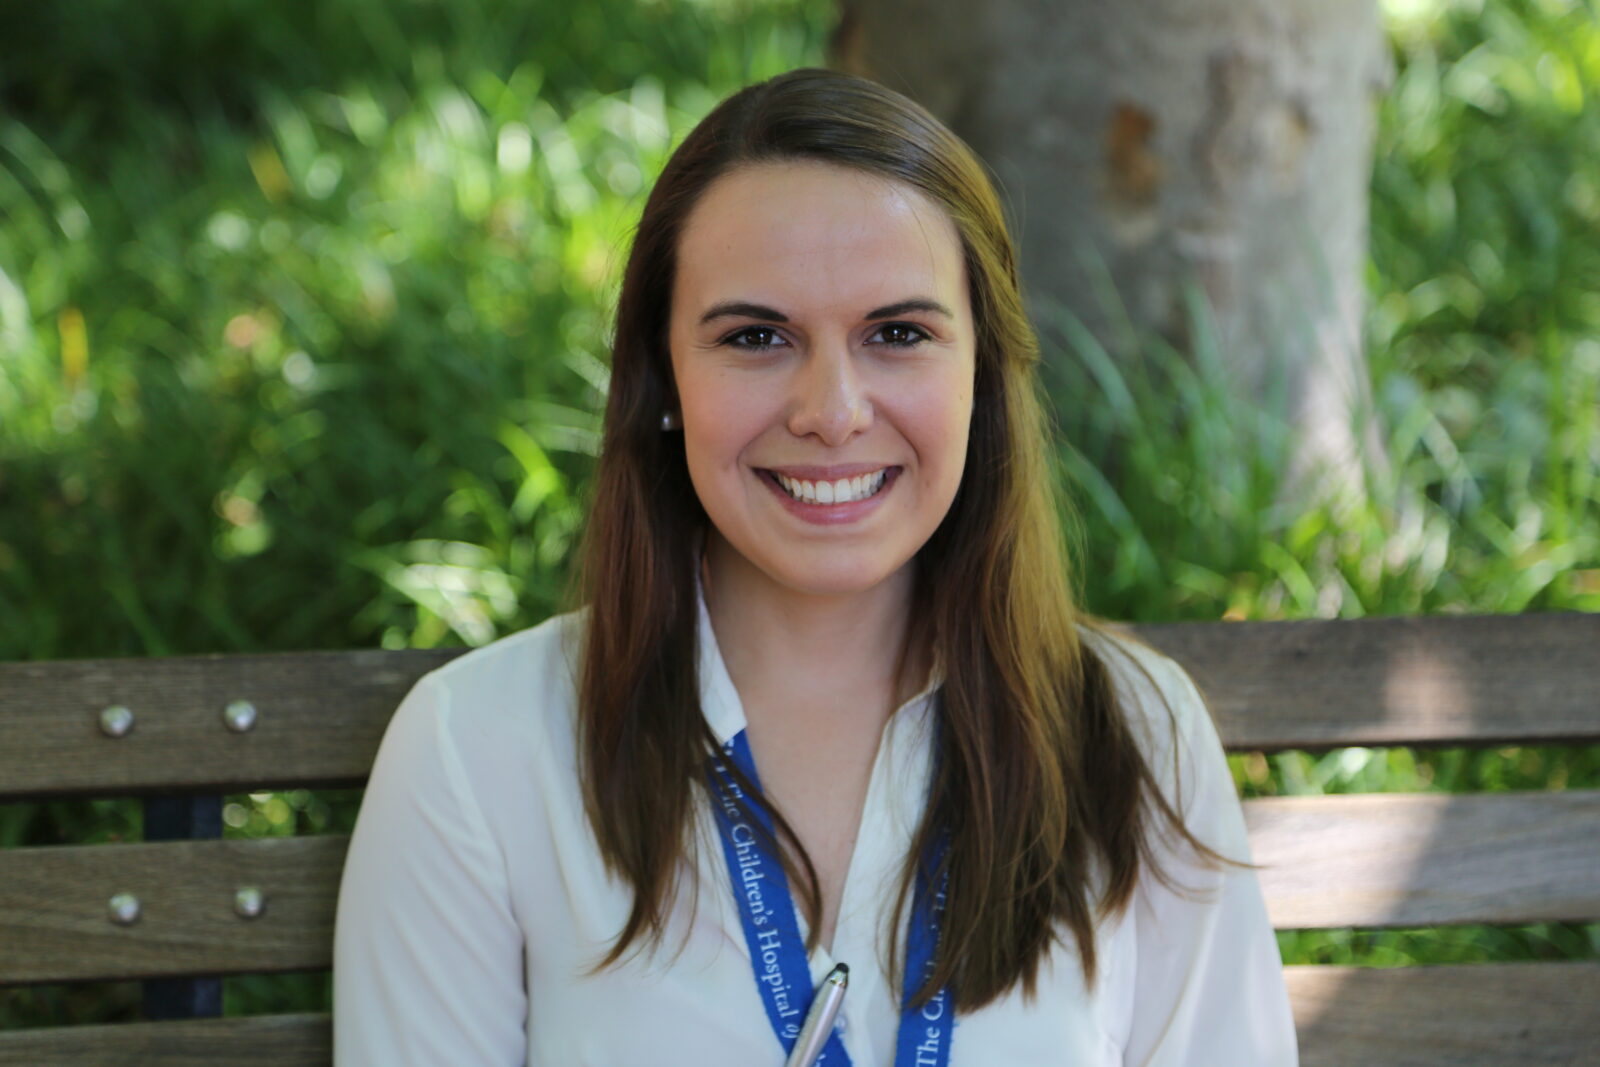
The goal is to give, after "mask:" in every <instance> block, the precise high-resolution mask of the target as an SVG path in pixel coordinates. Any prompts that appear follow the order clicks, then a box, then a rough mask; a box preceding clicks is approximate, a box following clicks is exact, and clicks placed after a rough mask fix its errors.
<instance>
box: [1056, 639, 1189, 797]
mask: <svg viewBox="0 0 1600 1067" xmlns="http://www.w3.org/2000/svg"><path fill="white" fill-rule="evenodd" d="M1078 632H1079V637H1080V639H1081V640H1082V642H1083V644H1084V645H1085V647H1086V648H1087V650H1088V651H1090V652H1091V653H1093V655H1094V656H1095V658H1096V659H1097V660H1098V661H1099V662H1100V663H1101V664H1102V665H1103V666H1104V668H1105V672H1106V676H1107V679H1108V681H1109V683H1110V686H1111V690H1112V692H1113V693H1114V694H1115V696H1116V702H1117V707H1118V709H1119V710H1120V711H1121V713H1122V715H1123V717H1124V718H1125V720H1126V721H1127V723H1128V725H1129V727H1130V729H1132V730H1133V732H1134V734H1135V736H1136V737H1137V738H1138V740H1139V743H1140V745H1141V747H1142V748H1143V749H1144V752H1145V756H1146V759H1147V762H1148V765H1149V766H1150V769H1151V770H1152V771H1153V772H1154V773H1155V774H1156V776H1157V778H1158V780H1159V781H1160V782H1161V784H1162V787H1163V789H1164V790H1165V791H1167V792H1168V793H1169V795H1170V794H1171V792H1172V791H1173V790H1174V789H1175V788H1177V786H1178V782H1180V781H1182V780H1183V779H1184V777H1185V775H1184V774H1183V770H1184V769H1185V768H1188V769H1190V770H1191V771H1192V770H1193V769H1195V768H1194V765H1195V763H1196V761H1197V759H1198V760H1202V761H1204V760H1209V759H1212V758H1214V757H1215V756H1217V755H1218V754H1220V743H1219V741H1218V738H1217V732H1216V727H1215V724H1214V723H1213V722H1212V719H1211V713H1210V711H1209V710H1208V709H1207V707H1206V703H1205V700H1204V698H1203V697H1202V696H1201V694H1200V690H1199V687H1197V686H1196V685H1195V682H1194V679H1193V678H1191V677H1190V676H1189V672H1188V671H1186V670H1184V669H1183V667H1182V666H1180V665H1179V664H1178V662H1177V661H1176V660H1174V659H1173V658H1172V657H1170V656H1168V655H1166V654H1165V653H1163V652H1161V651H1159V650H1157V649H1155V648H1153V647H1151V646H1150V645H1149V644H1146V643H1145V642H1144V641H1142V640H1140V639H1139V638H1138V637H1136V636H1134V635H1133V634H1132V633H1131V632H1130V631H1129V630H1128V629H1127V628H1126V627H1124V626H1121V625H1118V624H1115V623H1110V622H1106V621H1104V620H1100V619H1094V620H1089V621H1087V622H1080V623H1079V629H1078ZM1189 777H1190V778H1191V779H1192V774H1191V775H1189ZM1184 784H1185V788H1184V792H1185V793H1187V792H1188V788H1187V785H1188V783H1187V782H1185V783H1184Z"/></svg>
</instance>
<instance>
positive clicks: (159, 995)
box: [0, 615, 1600, 1067]
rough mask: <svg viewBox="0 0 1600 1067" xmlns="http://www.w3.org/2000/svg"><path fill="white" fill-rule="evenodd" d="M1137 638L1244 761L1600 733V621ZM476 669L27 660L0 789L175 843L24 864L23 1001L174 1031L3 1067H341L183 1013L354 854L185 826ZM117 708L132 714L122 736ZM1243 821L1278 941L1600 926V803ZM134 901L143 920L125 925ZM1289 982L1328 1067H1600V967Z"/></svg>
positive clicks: (396, 660) (1313, 977)
mask: <svg viewBox="0 0 1600 1067" xmlns="http://www.w3.org/2000/svg"><path fill="white" fill-rule="evenodd" d="M1134 629H1135V630H1136V631H1137V632H1138V633H1139V634H1140V635H1142V636H1143V637H1145V638H1146V639H1147V640H1149V641H1150V642H1151V643H1153V644H1154V645H1156V646H1157V647H1159V648H1161V649H1163V650H1165V651H1167V652H1168V653H1169V654H1171V655H1172V656H1174V657H1175V658H1177V659H1178V660H1179V661H1180V662H1182V663H1183V664H1184V665H1185V666H1187V667H1188V668H1189V670H1190V671H1191V672H1192V673H1193V674H1194V676H1195V678H1196V679H1197V681H1199V683H1200V685H1201V687H1202V688H1203V689H1204V690H1205V692H1206V693H1207V695H1208V697H1209V699H1210V702H1211V706H1212V709H1213V711H1214V714H1215V715H1216V718H1217V722H1218V725H1219V727H1220V730H1221V733H1222V736H1223V739H1224V741H1225V743H1226V744H1227V746H1228V747H1229V748H1230V749H1233V750H1261V751H1269V752H1270V751H1273V750H1280V749H1286V748H1299V749H1311V750H1317V749H1327V748H1331V747H1336V746H1350V745H1362V746H1382V745H1418V746H1431V745H1469V746H1500V745H1507V744H1544V743H1556V742H1561V743H1593V742H1595V741H1597V740H1600V615H1526V616H1517V617H1450V618H1428V619H1385V620H1361V621H1326V622H1325V621H1308V622H1272V623H1191V624H1174V625H1162V626H1140V627H1135V628H1134ZM456 654H459V653H458V652H457V651H453V650H452V651H434V652H377V651H373V652H353V653H307V654H281V655H230V656H202V657H184V658H172V659H155V660H94V661H88V660H85V661H68V662H58V663H32V664H28V663H24V664H10V665H5V666H0V800H4V801H17V800H28V799H40V798H56V797H106V796H120V795H139V796H143V797H145V798H146V800H145V806H146V818H147V837H163V838H167V839H168V840H161V841H146V842H142V843H136V844H114V845H87V846H86V845H62V846H55V847H43V848H24V849H12V850H8V851H6V852H4V853H0V985H17V984H24V983H41V982H72V981H79V980H105V979H143V980H146V984H145V990H146V993H145V1004H146V1014H147V1018H148V1017H157V1018H160V1019H162V1020H163V1021H146V1022H139V1023H129V1024H124V1025H94V1026H64V1027H48V1028H38V1029H30V1030H12V1031H6V1032H0V1063H3V1064H28V1065H30V1067H45V1065H54V1064H63V1065H64V1064H71V1065H73V1067H86V1065H96V1064H139V1065H140V1067H164V1065H168V1064H171V1065H177V1064H193V1063H206V1064H212V1063H218V1064H220V1063H227V1064H234V1065H257V1064H259V1065H263V1067H266V1065H275V1067H276V1065H289V1064H293V1065H295V1067H305V1065H309V1064H326V1063H328V1062H330V1049H331V1024H330V1019H329V1017H328V1016H327V1015H324V1014H293V1015H279V1016H256V1017H242V1018H220V1017H213V1018H204V1017H201V1018H182V1019H180V1018H178V1017H179V1016H190V1015H198V1016H206V1015H211V1016H216V1015H219V1014H220V1011H219V1005H220V996H219V990H220V977H218V976H222V975H234V974H248V973H272V972H293V971H319V970H321V971H326V970H327V969H328V968H329V967H330V966H331V957H332V934H333V921H334V902H335V894H336V891H337V886H338V879H339V870H340V864H341V863H342V862H343V859H344V852H345V847H346V839H345V838H344V837H341V836H333V835H325V836H312V837H292V838H275V839H261V840H204V839H200V840H180V839H179V838H192V837H199V838H204V837H207V836H209V837H212V838H217V837H219V836H220V822H219V819H218V817H217V816H218V804H219V802H220V797H221V795H222V794H224V793H240V792H247V791H257V790H262V789H291V788H317V787H352V786H355V787H359V786H360V785H361V784H362V783H363V782H364V780H365V777H366V773H367V770H368V768H369V766H370V763H371V760H372V758H373V756H374V754H375V752H376V750H377V745H378V742H379V739H380V738H381V736H382V734H383V729H384V725H385V723H386V722H387V721H388V718H389V715H390V714H391V712H392V711H393V710H394V708H395V706H396V704H397V703H398V701H399V699H400V697H401V696H402V695H403V694H404V693H405V691H406V690H407V689H408V688H409V686H410V685H411V683H412V682H413V681H414V680H415V679H416V678H417V677H418V676H419V675H421V674H422V673H423V672H425V671H427V670H429V669H431V668H433V667H435V666H437V665H439V664H441V663H443V662H445V661H446V660H448V659H449V658H451V657H452V656H454V655H456ZM238 701H243V702H247V703H248V704H249V705H250V707H249V708H246V707H244V706H242V705H237V704H235V702H238ZM230 705H233V709H232V712H231V716H232V719H233V725H232V726H230V725H229V724H228V722H227V721H226V720H227V719H228V717H229V714H230V713H228V712H227V709H228V708H229V707H230ZM112 707H123V708H126V709H128V711H129V713H131V716H132V728H131V729H128V730H127V731H126V732H125V733H123V734H122V736H113V734H114V733H115V725H116V723H115V720H116V718H117V716H118V715H120V714H121V713H116V712H113V713H110V714H109V715H105V711H106V709H107V708H112ZM252 714H253V721H252V722H251V723H250V725H249V727H248V728H247V729H235V728H234V727H244V726H245V725H246V722H247V720H251V719H252ZM103 716H104V717H105V718H107V720H108V721H109V722H110V727H109V729H111V731H112V732H111V733H108V732H107V728H103V727H102V718H103ZM124 718H125V717H124ZM1245 812H1246V815H1247V818H1248V821H1249V825H1250V830H1251V835H1252V840H1253V843H1254V849H1255V855H1256V860H1257V862H1259V863H1262V864H1265V865H1266V870H1265V871H1263V872H1262V875H1261V878H1262V884H1263V887H1264V889H1265V891H1266V895H1267V899H1268V905H1269V908H1270V911H1271V915H1272V919H1273V922H1274V924H1275V925H1276V926H1277V927H1278V928H1280V929H1306V928H1337V927H1405V926H1425V925H1446V924H1453V923H1526V922H1538V921H1547V920H1550V921H1555V920H1562V921H1595V920H1600V790H1585V791H1553V792H1535V793H1497V794H1476V795H1446V794H1409V795H1401V794H1384V795H1346V796H1326V797H1275V798H1266V799H1256V800H1249V801H1247V802H1246V803H1245ZM249 888H254V889H255V890H257V891H258V892H259V893H260V901H261V904H262V906H261V907H260V908H259V909H256V908H254V907H253V903H254V902H253V899H252V898H251V897H250V896H249V894H248V893H246V894H245V895H244V896H243V897H241V896H240V895H239V891H240V890H241V889H249ZM123 894H126V895H128V896H120V895H123ZM130 897H131V898H136V899H137V901H138V911H139V915H138V919H137V921H135V922H132V923H130V924H123V923H120V922H118V921H115V919H114V918H113V914H112V912H113V910H114V909H113V905H112V901H113V899H114V898H116V899H118V900H119V901H120V902H121V904H122V905H124V906H125V907H127V908H131V907H132V905H131V903H130V901H129V898H130ZM252 911H257V913H256V914H254V916H253V917H251V913H252ZM1288 982H1289V989H1290V992H1291V996H1292V999H1293V1002H1294V1011H1295V1018H1296V1021H1297V1024H1298V1026H1299V1030H1300V1040H1301V1050H1302V1062H1303V1063H1305V1064H1307V1065H1312V1067H1314V1065H1323V1064H1356V1063H1374V1064H1386V1065H1394V1064H1406V1065H1418V1067H1421V1065H1443V1064H1472V1065H1475V1067H1491V1065H1500V1064H1506V1065H1510V1064H1518V1065H1522V1064H1535V1063H1537V1064H1580V1063H1581V1064H1596V1063H1600V963H1596V962H1589V961H1583V962H1552V963H1503V964H1502V963H1492V964H1490V963H1486V964H1472V965H1451V966H1428V967H1404V968H1392V969H1389V968H1349V967H1291V968H1289V970H1288Z"/></svg>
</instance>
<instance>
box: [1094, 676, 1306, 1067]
mask: <svg viewBox="0 0 1600 1067" xmlns="http://www.w3.org/2000/svg"><path fill="white" fill-rule="evenodd" d="M1149 660H1151V661H1153V662H1149V667H1150V670H1151V673H1152V674H1153V675H1154V678H1155V680H1156V681H1157V682H1158V683H1159V684H1160V689H1161V691H1162V693H1163V694H1164V695H1165V696H1166V699H1167V701H1168V702H1169V703H1170V705H1171V708H1172V712H1173V716H1174V717H1175V719H1176V722H1175V723H1174V724H1173V725H1174V726H1175V729H1170V728H1169V729H1164V732H1165V735H1166V736H1167V737H1168V738H1170V739H1172V740H1173V741H1175V744H1176V760H1174V755H1173V754H1174V747H1173V743H1172V742H1169V743H1168V744H1166V745H1164V746H1163V745H1157V746H1156V749H1157V753H1158V759H1160V760H1162V764H1161V765H1152V767H1151V770H1152V772H1154V774H1155V775H1156V777H1157V779H1158V780H1160V781H1161V782H1162V783H1163V785H1164V786H1165V787H1167V788H1168V792H1167V796H1168V798H1169V800H1170V799H1173V798H1175V797H1177V798H1181V801H1180V803H1179V805H1178V810H1179V811H1180V812H1181V813H1182V814H1183V815H1184V822H1185V825H1186V826H1187V827H1188V828H1189V830H1190V832H1191V833H1193V834H1194V835H1195V837H1197V838H1199V839H1200V840H1201V841H1203V842H1205V843H1206V844H1208V845H1210V846H1211V847H1212V848H1213V849H1215V850H1216V851H1218V852H1220V853H1221V854H1222V855H1224V856H1228V857H1231V858H1233V859H1238V860H1243V861H1245V862H1251V854H1250V843H1249V839H1248V837H1247V835H1246V832H1245V823H1244V812H1243V810H1242V808H1241V807H1240V803H1239V797H1238V794H1237V793H1236V792H1235V790H1234V786H1233V778H1232V776H1231V774H1230V773H1229V771H1228V763H1227V758H1226V756H1225V755H1224V754H1223V749H1222V743H1221V741H1220V740H1219V738H1218V736H1217V730H1216V727H1215V726H1214V725H1213V723H1212V721H1211V716H1210V713H1209V712H1208V711H1207V710H1206V707H1205V704H1204V702H1203V701H1202V700H1201V697H1200V694H1199V692H1198V690H1197V689H1196V688H1195V685H1194V682H1193V681H1192V680H1191V679H1190V678H1189V676H1188V675H1187V674H1186V673H1185V672H1184V671H1183V669H1182V668H1181V667H1179V666H1178V665H1177V664H1176V663H1175V662H1173V661H1172V660H1170V659H1167V658H1165V657H1153V656H1152V657H1149ZM1135 673H1137V672H1135ZM1151 718H1152V720H1153V723H1154V725H1155V726H1156V728H1157V734H1156V736H1161V735H1162V732H1163V728H1165V727H1166V726H1167V724H1168V723H1172V720H1171V719H1169V718H1168V716H1167V715H1166V713H1165V711H1164V710H1162V708H1161V706H1160V703H1159V701H1158V702H1157V706H1156V708H1155V709H1154V711H1153V712H1152V713H1151ZM1174 766H1175V767H1176V782H1174V781H1173V778H1174ZM1158 840H1160V838H1159V837H1158ZM1157 853H1158V855H1160V857H1161V858H1162V860H1163V861H1164V864H1165V870H1166V871H1167V873H1168V875H1169V876H1170V878H1171V879H1172V880H1173V882H1174V884H1175V885H1176V886H1177V887H1178V888H1176V889H1174V888H1169V887H1168V886H1166V885H1165V884H1163V883H1162V881H1160V880H1159V879H1157V878H1156V877H1154V876H1153V874H1152V872H1150V871H1149V870H1145V871H1143V872H1142V873H1141V875H1140V879H1139V883H1138V887H1137V889H1136V891H1135V894H1134V900H1133V903H1132V905H1131V906H1132V909H1133V913H1134V920H1135V923H1136V929H1137V942H1138V951H1137V959H1136V961H1135V977H1134V997H1133V1009H1132V1021H1131V1025H1130V1028H1129V1032H1128V1041H1127V1044H1126V1046H1125V1047H1124V1050H1123V1063H1124V1064H1125V1065H1127V1067H1201V1065H1207V1064H1218V1063H1227V1064H1240V1065H1244V1064H1249V1065H1252V1067H1295V1065H1296V1064H1298V1062H1299V1055H1298V1051H1297V1046H1296V1040H1295V1029H1294V1019H1293V1016H1292V1015H1291V1013H1290V1009H1289V997H1288V993H1287V990H1286V988H1285V985H1284V978H1283V962H1282V957H1281V956H1280V955H1279V952H1278V945H1277V939H1276V938H1275V937H1274V935H1273V931H1272V924H1271V923H1270V922H1269V920H1268V918H1267V908H1266V902H1265V900H1264V899H1263V897H1262V895H1261V885H1260V882H1259V880H1258V878H1257V876H1256V872H1255V871H1253V870H1251V869H1248V868H1237V867H1224V868H1222V869H1221V870H1217V869H1214V868H1209V867H1207V866H1205V865H1204V864H1203V863H1202V862H1201V861H1200V860H1199V858H1198V857H1196V856H1195V855H1194V853H1193V850H1192V849H1189V848H1187V847H1184V846H1182V845H1181V844H1179V843H1174V842H1171V841H1166V842H1165V843H1163V844H1162V845H1161V846H1160V847H1159V848H1158V849H1157ZM1189 890H1198V892H1191V891H1189Z"/></svg>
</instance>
